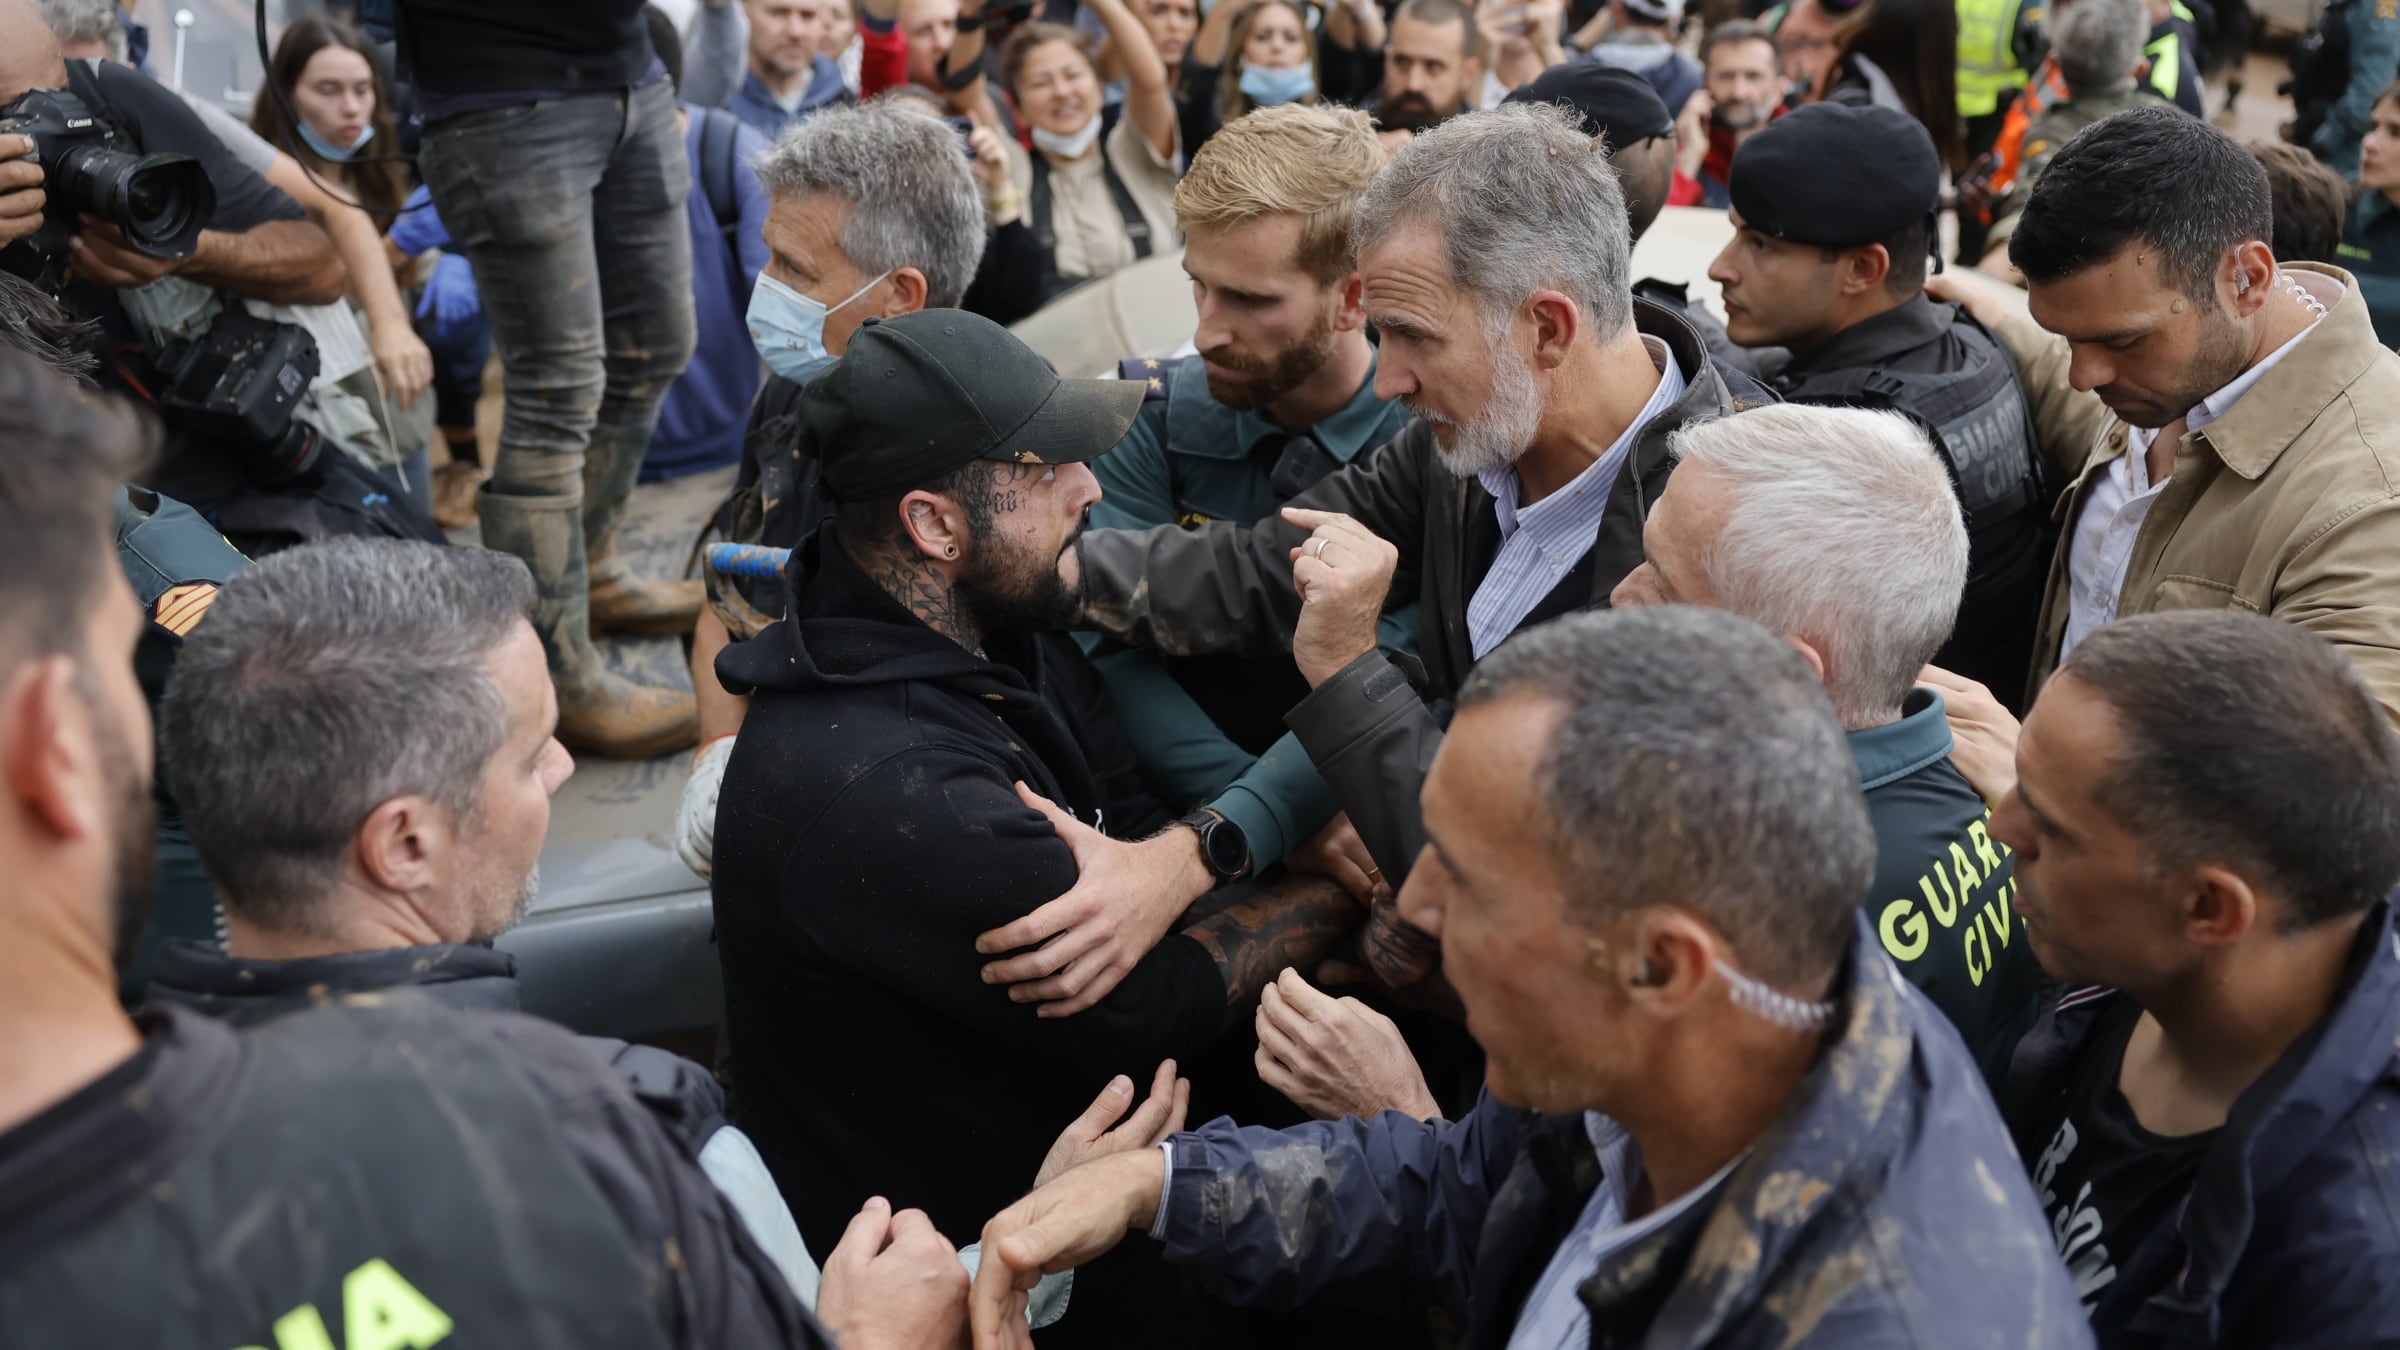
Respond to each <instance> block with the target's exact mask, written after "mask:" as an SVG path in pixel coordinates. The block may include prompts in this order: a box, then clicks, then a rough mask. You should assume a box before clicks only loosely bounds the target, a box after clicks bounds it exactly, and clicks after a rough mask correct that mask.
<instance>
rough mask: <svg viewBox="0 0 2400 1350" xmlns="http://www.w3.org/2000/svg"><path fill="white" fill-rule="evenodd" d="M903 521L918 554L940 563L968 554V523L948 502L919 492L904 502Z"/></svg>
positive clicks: (929, 493)
mask: <svg viewBox="0 0 2400 1350" xmlns="http://www.w3.org/2000/svg"><path fill="white" fill-rule="evenodd" d="M900 520H901V524H902V525H903V526H904V527H905V528H906V529H907V531H908V537H909V541H910V542H911V543H912V544H914V545H915V547H916V550H917V552H918V553H920V554H922V555H924V556H925V557H928V558H931V559H934V560H935V561H937V562H957V561H958V560H959V558H960V557H961V556H963V555H964V554H965V553H966V551H967V544H968V540H967V535H966V521H965V519H964V518H963V517H961V516H960V515H959V514H958V513H957V512H956V511H955V510H954V509H953V508H952V506H951V504H950V503H949V502H947V501H944V500H943V499H942V498H940V497H939V496H936V495H935V494H933V493H931V492H925V491H922V490H920V491H916V492H911V493H909V494H908V495H907V496H905V497H903V498H901V499H900Z"/></svg>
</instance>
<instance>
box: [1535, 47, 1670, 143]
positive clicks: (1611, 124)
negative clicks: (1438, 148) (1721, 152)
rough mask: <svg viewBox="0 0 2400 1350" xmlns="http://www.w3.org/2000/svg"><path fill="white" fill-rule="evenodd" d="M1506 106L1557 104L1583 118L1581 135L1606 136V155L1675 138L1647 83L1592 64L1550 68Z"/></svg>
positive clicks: (1664, 107) (1630, 74) (1627, 72)
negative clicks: (1642, 143) (1655, 139)
mask: <svg viewBox="0 0 2400 1350" xmlns="http://www.w3.org/2000/svg"><path fill="white" fill-rule="evenodd" d="M1503 101H1504V102H1508V103H1563V104H1565V105H1567V107H1568V108H1569V109H1571V110H1572V111H1573V112H1574V113H1575V115H1576V116H1577V117H1580V118H1582V119H1583V129H1584V131H1585V133H1586V134H1588V135H1593V136H1606V137H1607V138H1608V148H1609V150H1610V152H1612V153H1613V152H1615V151H1617V150H1620V149H1622V148H1624V147H1625V146H1628V145H1632V144H1634V143H1636V142H1637V141H1646V140H1649V139H1650V138H1651V137H1653V136H1672V135H1674V134H1675V119H1674V118H1672V117H1670V116H1668V115H1667V105H1666V104H1665V103H1664V102H1662V101H1661V100H1660V99H1659V97H1658V91H1657V90H1655V89H1653V88H1651V87H1650V82H1649V81H1648V80H1645V79H1643V78H1642V77H1641V76H1639V75H1636V74H1634V73H1633V72H1632V71H1630V70H1619V69H1618V68H1617V67H1615V66H1604V65H1601V64H1600V63H1599V62H1597V61H1569V62H1567V63H1566V64H1565V65H1560V66H1552V67H1550V68H1549V69H1548V70H1545V71H1543V72H1542V73H1541V74H1539V75H1536V76H1534V77H1533V80H1532V82H1531V83H1529V84H1521V85H1519V86H1517V87H1516V88H1515V89H1512V90H1510V91H1509V95H1508V97H1507V98H1506V99H1505V100H1503Z"/></svg>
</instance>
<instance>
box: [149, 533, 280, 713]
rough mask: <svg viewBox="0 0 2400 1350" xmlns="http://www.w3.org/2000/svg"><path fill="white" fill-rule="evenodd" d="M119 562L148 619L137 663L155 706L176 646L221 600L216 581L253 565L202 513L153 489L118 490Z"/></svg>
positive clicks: (225, 579)
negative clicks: (218, 600) (218, 597)
mask: <svg viewBox="0 0 2400 1350" xmlns="http://www.w3.org/2000/svg"><path fill="white" fill-rule="evenodd" d="M117 563H118V565H119V566H121V567H122V568H123V569H124V571H125V580H126V582H127V583H129V584H130V585H131V586H132V587H133V598H134V599H135V600H138V601H140V602H141V606H142V613H143V614H144V615H145V616H146V617H147V618H148V619H149V620H150V623H149V625H148V626H147V627H145V628H144V629H143V630H142V638H141V642H140V644H139V645H138V646H136V647H135V648H134V656H133V665H134V671H135V673H136V674H138V675H140V676H141V680H142V692H144V693H145V694H148V695H149V696H150V702H151V704H152V707H153V709H154V710H155V707H156V705H157V703H158V699H159V696H160V695H162V694H164V693H165V692H166V688H167V675H168V672H170V671H172V670H173V669H174V666H175V653H176V652H178V651H180V650H181V649H182V647H183V640H184V638H185V637H187V636H189V635H190V634H191V631H192V630H193V629H194V628H196V627H198V626H199V624H200V620H201V618H202V616H204V615H206V614H207V613H208V608H209V606H210V605H213V604H215V603H216V601H217V588H218V587H220V586H222V585H224V584H225V582H226V581H227V580H228V579H229V578H231V577H232V576H233V574H234V573H236V572H239V571H241V570H242V569H243V568H245V567H248V566H249V565H250V560H249V559H248V558H245V557H243V556H242V551H241V550H240V549H238V548H235V547H234V546H233V545H232V544H230V543H228V542H226V539H225V536H224V535H221V534H219V533H217V527H216V526H214V525H211V524H209V523H208V521H207V520H206V519H205V518H203V517H202V516H201V514H200V513H199V512H197V511H195V510H193V509H192V508H190V507H188V506H186V505H184V504H183V503H182V502H179V501H176V500H175V499H174V498H172V497H162V496H160V495H159V494H157V493H155V492H152V491H151V490H149V489H148V488H138V487H134V488H118V489H117Z"/></svg>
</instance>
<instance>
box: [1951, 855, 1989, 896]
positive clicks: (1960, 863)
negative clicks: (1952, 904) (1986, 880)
mask: <svg viewBox="0 0 2400 1350" xmlns="http://www.w3.org/2000/svg"><path fill="white" fill-rule="evenodd" d="M1950 868H1951V870H1952V871H1954V872H1956V873H1957V874H1958V907H1959V909H1960V910H1961V911H1966V910H1969V909H1971V908H1972V905H1973V901H1974V898H1975V888H1976V887H1977V886H1980V885H1982V884H1983V873H1981V872H1978V871H1976V870H1975V860H1974V859H1972V858H1969V857H1968V856H1967V851H1966V850H1965V849H1963V848H1960V847H1959V846H1958V841H1957V840H1955V839H1953V840H1951V841H1950Z"/></svg>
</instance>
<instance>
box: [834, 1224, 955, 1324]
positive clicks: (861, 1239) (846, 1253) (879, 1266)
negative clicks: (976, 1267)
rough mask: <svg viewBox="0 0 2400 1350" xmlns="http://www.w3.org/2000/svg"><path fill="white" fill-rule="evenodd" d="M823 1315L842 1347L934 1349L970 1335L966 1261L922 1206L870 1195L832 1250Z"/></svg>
mask: <svg viewBox="0 0 2400 1350" xmlns="http://www.w3.org/2000/svg"><path fill="white" fill-rule="evenodd" d="M817 1320H818V1321H820V1322H823V1323H824V1324H825V1329H826V1330H828V1331H830V1332H832V1333H833V1334H834V1337H835V1339H837V1340H839V1341H840V1342H841V1344H842V1346H843V1350H932V1348H934V1347H951V1346H963V1345H965V1344H966V1341H967V1268H966V1267H965V1266H962V1265H960V1264H959V1263H958V1249H957V1248H955V1247H952V1246H951V1245H950V1240H949V1239H948V1238H945V1237H943V1236H942V1235H941V1233H940V1232H939V1231H938V1230H937V1229H935V1228H934V1226H933V1220H931V1219H928V1218H926V1217H925V1211H923V1210H921V1209H904V1210H902V1211H900V1212H899V1213H898V1214H894V1213H892V1205H891V1202H890V1201H888V1200H886V1199H884V1198H883V1197H882V1196H880V1195H879V1196H876V1197H875V1198H873V1199H871V1200H869V1201H867V1203H866V1207H865V1208H863V1209H861V1210H859V1212H858V1217H856V1218H854V1219H852V1220H851V1221H850V1226H849V1228H847V1229H846V1230H844V1231H843V1233H842V1240H841V1243H840V1244H839V1245H837V1246H836V1247H835V1248H834V1249H833V1254H832V1255H830V1256H828V1257H826V1258H825V1280H824V1283H823V1284H822V1285H820V1286H819V1288H818V1294H817Z"/></svg>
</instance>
